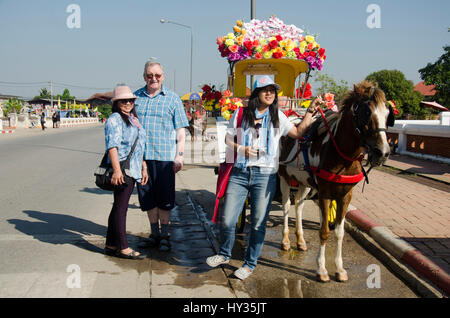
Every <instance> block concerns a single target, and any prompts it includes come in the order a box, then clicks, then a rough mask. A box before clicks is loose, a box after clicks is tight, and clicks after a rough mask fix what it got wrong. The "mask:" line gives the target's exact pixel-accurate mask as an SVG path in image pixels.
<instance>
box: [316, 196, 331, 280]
mask: <svg viewBox="0 0 450 318" xmlns="http://www.w3.org/2000/svg"><path fill="white" fill-rule="evenodd" d="M329 206H330V200H328V199H321V198H319V208H320V212H321V214H320V232H319V237H320V248H319V254H318V255H317V266H318V269H317V279H318V280H319V281H321V282H328V281H329V280H330V277H329V276H328V272H327V269H326V268H325V245H326V243H327V239H328V237H329V236H330V229H329V228H328V209H329Z"/></svg>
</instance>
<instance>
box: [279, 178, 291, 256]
mask: <svg viewBox="0 0 450 318" xmlns="http://www.w3.org/2000/svg"><path fill="white" fill-rule="evenodd" d="M280 190H281V205H282V206H283V219H284V222H283V241H282V245H281V248H282V249H283V250H284V251H289V249H290V248H291V241H290V240H289V209H290V207H291V199H290V198H289V194H290V193H289V192H290V190H291V189H290V187H289V184H288V183H287V181H286V180H285V179H284V178H283V176H280Z"/></svg>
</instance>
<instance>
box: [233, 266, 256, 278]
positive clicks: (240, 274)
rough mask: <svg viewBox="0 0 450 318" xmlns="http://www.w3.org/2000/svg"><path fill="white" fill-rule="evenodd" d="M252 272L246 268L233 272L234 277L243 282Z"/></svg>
mask: <svg viewBox="0 0 450 318" xmlns="http://www.w3.org/2000/svg"><path fill="white" fill-rule="evenodd" d="M252 273H253V272H252V271H251V270H249V269H248V268H247V267H241V268H239V269H237V270H236V271H235V272H234V275H235V276H236V277H237V278H239V279H240V280H244V279H246V278H247V277H249V276H250V275H251V274H252Z"/></svg>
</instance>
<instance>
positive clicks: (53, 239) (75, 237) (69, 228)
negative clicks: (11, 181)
mask: <svg viewBox="0 0 450 318" xmlns="http://www.w3.org/2000/svg"><path fill="white" fill-rule="evenodd" d="M23 213H25V214H26V215H28V216H29V217H31V218H34V219H36V220H39V221H35V222H34V221H26V220H20V219H9V220H8V222H9V223H10V224H13V225H14V226H15V228H16V230H18V231H20V232H22V233H24V234H26V235H29V236H32V237H33V238H35V239H37V240H39V241H41V242H45V243H51V244H72V245H74V246H77V247H80V248H83V249H85V250H88V251H91V252H94V253H101V254H103V247H98V246H96V245H94V244H92V243H91V242H89V241H87V240H86V238H85V237H86V236H91V235H95V236H102V237H103V238H105V237H106V231H107V227H106V226H104V225H100V224H97V223H94V222H92V221H88V220H84V219H80V218H77V217H74V216H70V215H64V214H55V213H46V212H41V211H33V210H24V211H23ZM127 238H128V241H129V242H130V243H131V242H137V241H138V240H139V237H137V236H135V235H130V234H127ZM102 244H103V242H102Z"/></svg>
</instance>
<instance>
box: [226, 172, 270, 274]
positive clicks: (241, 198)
mask: <svg viewBox="0 0 450 318" xmlns="http://www.w3.org/2000/svg"><path fill="white" fill-rule="evenodd" d="M276 182H277V179H276V174H262V173H261V172H260V168H259V167H248V168H247V169H239V168H236V167H234V168H233V170H232V171H231V174H230V180H229V181H228V187H227V192H226V194H225V206H224V211H223V214H222V217H221V229H220V239H221V247H220V251H219V255H221V256H223V257H225V259H229V258H231V251H232V249H233V245H234V236H235V230H236V223H237V221H238V218H239V215H240V213H241V211H242V208H243V206H244V203H245V199H246V198H247V194H248V193H249V192H250V205H251V214H250V220H251V230H250V238H249V244H248V248H247V251H246V254H245V262H244V267H247V268H248V269H250V270H252V271H253V270H254V269H255V267H256V264H257V261H258V257H259V255H260V254H261V250H262V247H263V244H264V236H265V234H266V222H267V218H268V216H269V211H270V205H271V203H272V199H273V196H274V194H275V190H276Z"/></svg>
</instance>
